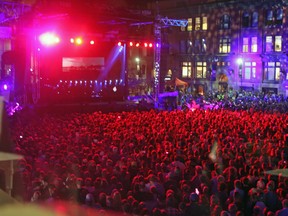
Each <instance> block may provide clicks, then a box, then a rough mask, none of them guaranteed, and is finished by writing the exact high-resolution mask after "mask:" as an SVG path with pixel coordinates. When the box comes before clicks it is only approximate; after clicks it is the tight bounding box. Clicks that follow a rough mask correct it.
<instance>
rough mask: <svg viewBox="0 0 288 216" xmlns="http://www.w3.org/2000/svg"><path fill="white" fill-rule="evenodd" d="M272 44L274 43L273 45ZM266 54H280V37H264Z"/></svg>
mask: <svg viewBox="0 0 288 216" xmlns="http://www.w3.org/2000/svg"><path fill="white" fill-rule="evenodd" d="M273 42H274V43H273ZM265 48H266V50H265V51H266V52H273V51H275V52H281V51H282V36H280V35H278V36H270V35H269V36H266V40H265Z"/></svg>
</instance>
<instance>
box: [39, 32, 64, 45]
mask: <svg viewBox="0 0 288 216" xmlns="http://www.w3.org/2000/svg"><path fill="white" fill-rule="evenodd" d="M39 41H40V43H41V44H42V45H44V46H53V45H56V44H58V43H59V42H60V39H59V37H58V36H57V35H55V34H54V33H51V32H47V33H43V34H41V35H40V36H39Z"/></svg>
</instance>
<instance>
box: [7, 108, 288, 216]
mask: <svg viewBox="0 0 288 216" xmlns="http://www.w3.org/2000/svg"><path fill="white" fill-rule="evenodd" d="M287 124H288V114H287V113H286V114H280V113H273V114H271V113H265V112H256V111H253V110H238V111H235V110H224V109H217V110H202V109H198V110H195V111H193V112H192V111H188V110H186V111H183V110H181V111H180V110H173V111H169V112H168V111H157V110H150V111H143V112H140V111H134V112H113V113H101V112H95V113H67V114H65V115H57V114H51V113H50V114H41V115H36V114H35V115H33V116H31V115H29V116H28V115H27V114H25V113H24V114H21V113H19V114H18V115H17V116H16V117H15V119H14V122H13V134H12V137H13V140H14V142H15V145H16V146H15V150H16V152H17V153H19V154H22V155H24V156H25V159H23V160H21V161H19V168H18V170H17V171H16V173H15V174H14V187H13V191H12V192H13V196H14V197H16V198H17V199H22V200H23V201H25V202H35V203H37V202H39V203H40V202H53V201H57V200H65V201H69V202H76V203H79V204H80V205H81V206H85V207H91V208H94V209H95V210H97V211H108V210H113V211H117V212H121V213H123V214H126V215H135V216H136V215H139V216H140V215H153V216H158V215H159V216H162V215H163V216H164V215H168V216H172V215H183V216H186V215H187V216H188V215H189V216H193V215H197V216H201V215H213V216H217V215H221V216H226V215H230V216H234V215H238V216H241V215H247V216H249V215H253V216H254V215H255V216H256V215H257V216H261V215H263V216H264V215H265V216H266V215H267V216H268V215H269V216H272V215H279V216H280V215H287V211H288V209H287V207H288V193H287V192H288V178H287V174H286V176H285V175H284V174H285V173H283V174H282V175H281V174H280V175H271V174H267V173H266V171H269V170H276V169H287V168H288V165H287V141H286V140H285V134H288V125H287Z"/></svg>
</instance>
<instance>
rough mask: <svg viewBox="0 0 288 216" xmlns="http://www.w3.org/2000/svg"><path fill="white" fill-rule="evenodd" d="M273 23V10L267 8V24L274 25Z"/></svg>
mask: <svg viewBox="0 0 288 216" xmlns="http://www.w3.org/2000/svg"><path fill="white" fill-rule="evenodd" d="M272 24H273V11H272V10H267V11H266V25H272Z"/></svg>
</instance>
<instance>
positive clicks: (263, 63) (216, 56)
mask: <svg viewBox="0 0 288 216" xmlns="http://www.w3.org/2000/svg"><path fill="white" fill-rule="evenodd" d="M157 7H158V11H159V14H161V16H163V17H169V18H177V19H187V20H188V25H187V26H186V27H185V28H183V27H169V26H168V27H166V28H162V50H161V80H162V83H163V80H164V79H165V76H167V73H171V71H172V77H174V78H180V79H182V80H184V81H186V82H187V83H189V84H190V85H191V86H192V87H193V88H194V89H195V91H196V92H198V93H204V92H205V91H211V90H212V91H222V92H225V91H228V90H229V89H234V90H239V89H243V90H247V91H263V92H270V93H276V94H283V95H286V96H287V95H288V75H287V74H288V73H287V72H288V60H287V59H288V57H287V55H288V53H287V51H288V20H287V14H288V7H287V2H286V3H285V1H265V0H262V1H253V2H251V1H245V0H244V1H221V2H220V1H207V2H203V1H202V3H199V2H197V1H196V2H194V1H183V2H180V1H164V2H161V1H160V2H159V3H158V5H157ZM163 90H164V85H162V91H163Z"/></svg>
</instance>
